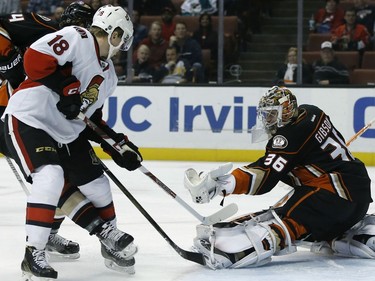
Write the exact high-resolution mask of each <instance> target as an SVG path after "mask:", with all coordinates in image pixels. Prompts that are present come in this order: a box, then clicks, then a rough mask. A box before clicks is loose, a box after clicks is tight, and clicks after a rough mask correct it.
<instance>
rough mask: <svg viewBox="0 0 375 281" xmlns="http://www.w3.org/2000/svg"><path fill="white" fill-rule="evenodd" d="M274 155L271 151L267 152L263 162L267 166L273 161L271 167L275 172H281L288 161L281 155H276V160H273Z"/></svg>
mask: <svg viewBox="0 0 375 281" xmlns="http://www.w3.org/2000/svg"><path fill="white" fill-rule="evenodd" d="M276 156H277V155H276V154H273V153H271V154H268V155H267V157H266V159H265V160H264V164H265V165H267V166H269V165H271V164H272V162H273V164H272V168H274V169H275V170H276V171H277V172H281V171H282V170H283V169H284V167H285V165H286V163H287V162H288V161H287V160H286V159H285V158H283V157H281V156H278V157H277V158H276V160H275V161H274V159H275V157H276Z"/></svg>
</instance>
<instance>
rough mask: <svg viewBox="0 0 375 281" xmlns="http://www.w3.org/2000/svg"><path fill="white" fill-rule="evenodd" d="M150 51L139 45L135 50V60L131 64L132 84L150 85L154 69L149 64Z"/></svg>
mask: <svg viewBox="0 0 375 281" xmlns="http://www.w3.org/2000/svg"><path fill="white" fill-rule="evenodd" d="M149 58H150V49H149V48H148V47H147V46H146V45H140V46H139V48H138V50H137V60H136V61H135V63H134V64H133V73H132V77H131V79H132V82H133V83H152V82H153V79H154V78H153V76H154V73H155V69H154V68H153V67H152V66H151V64H150V62H149Z"/></svg>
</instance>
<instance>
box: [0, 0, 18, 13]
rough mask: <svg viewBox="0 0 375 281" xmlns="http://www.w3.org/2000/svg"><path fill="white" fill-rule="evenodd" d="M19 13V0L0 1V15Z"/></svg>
mask: <svg viewBox="0 0 375 281" xmlns="http://www.w3.org/2000/svg"><path fill="white" fill-rule="evenodd" d="M20 11H21V1H20V0H1V1H0V14H11V13H18V12H20Z"/></svg>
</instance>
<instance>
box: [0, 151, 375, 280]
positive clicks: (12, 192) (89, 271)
mask: <svg viewBox="0 0 375 281" xmlns="http://www.w3.org/2000/svg"><path fill="white" fill-rule="evenodd" d="M105 163H106V165H108V167H109V168H110V169H111V171H112V172H113V173H114V174H115V175H116V176H117V177H118V179H120V181H121V182H122V183H123V184H124V185H125V187H126V188H127V189H128V190H129V191H130V192H131V193H132V194H133V196H134V197H135V198H136V199H137V200H138V202H139V203H141V204H142V206H143V207H144V208H145V209H146V211H147V212H148V213H149V214H150V215H151V216H152V217H153V218H154V220H155V221H156V222H157V223H158V224H159V225H160V226H161V227H162V228H163V230H164V231H165V232H166V233H167V234H168V236H169V237H170V238H171V239H172V240H173V241H174V242H175V243H177V245H179V246H180V247H181V248H183V249H186V250H190V247H191V245H192V239H193V237H194V236H195V226H196V225H197V224H198V223H199V222H198V221H197V219H196V218H195V217H194V216H192V215H191V214H190V213H189V212H188V211H187V210H185V209H184V208H183V207H182V206H181V205H180V204H179V203H178V202H176V200H174V199H173V198H172V197H170V195H168V194H166V193H165V192H164V191H163V190H162V189H161V188H160V187H159V186H158V185H156V184H155V183H154V182H152V181H151V180H150V179H149V178H148V177H147V176H145V175H143V174H142V173H141V172H140V171H134V172H128V171H126V170H124V169H120V168H118V167H117V166H116V165H115V164H113V162H112V161H109V160H108V161H105ZM218 164H222V163H214V162H194V163H193V162H170V161H165V162H164V161H163V162H162V161H145V162H144V166H145V167H146V168H148V169H149V170H150V171H151V172H152V173H154V174H155V175H156V176H157V177H158V178H159V179H161V180H162V181H163V182H164V183H165V184H166V185H167V186H168V187H170V188H171V189H172V190H173V191H174V192H176V193H177V194H178V195H179V196H180V197H181V198H182V199H183V200H185V201H186V202H187V203H189V204H190V205H191V206H192V207H193V208H195V209H196V210H197V211H198V212H199V213H200V214H202V215H209V214H212V213H213V212H215V211H217V210H219V209H220V206H219V203H220V199H219V198H217V200H216V199H215V200H214V201H213V202H211V204H208V205H196V204H193V203H191V199H190V196H189V194H188V192H187V190H185V189H184V187H183V172H184V170H185V169H187V168H190V167H193V168H195V169H197V170H210V169H212V168H215V167H216V166H217V165H218ZM242 164H243V163H234V165H235V167H237V166H239V165H242ZM0 170H1V171H2V172H1V177H0V200H1V201H0V202H1V204H0V281H13V280H20V276H21V271H20V263H21V260H22V258H23V254H24V240H25V238H24V236H25V235H24V217H25V202H26V198H25V194H24V192H23V190H22V188H21V186H20V185H19V183H18V181H17V179H16V177H15V176H14V174H13V173H12V171H11V170H10V168H9V166H8V164H7V163H6V161H5V159H4V158H0ZM368 170H369V173H370V175H371V178H372V180H373V182H375V167H368ZM372 190H373V194H375V192H374V191H375V184H374V183H373V184H372ZM112 191H113V196H114V202H115V206H116V210H117V218H118V226H119V228H120V229H122V230H124V231H126V232H128V233H130V234H132V235H133V236H134V237H135V242H136V243H137V245H138V246H139V252H138V254H137V255H136V257H135V258H136V274H135V275H134V276H127V275H123V274H120V273H116V272H113V271H110V270H109V269H107V268H106V267H105V266H104V263H103V259H102V257H101V254H100V245H99V242H98V240H97V238H96V237H92V236H89V235H88V233H87V232H86V231H85V230H83V229H81V228H79V227H78V226H76V225H74V224H73V223H72V222H71V221H70V220H69V219H66V220H65V221H64V223H63V225H62V227H61V230H60V234H61V235H63V236H65V237H67V238H69V239H72V240H74V241H77V242H79V243H80V246H81V257H80V259H78V260H75V261H66V260H65V261H62V260H56V259H53V260H51V261H50V263H51V265H52V266H53V267H54V268H55V269H56V270H57V271H58V272H59V279H58V280H61V281H62V280H64V281H68V280H71V281H73V280H74V281H78V280H90V281H99V280H100V281H116V280H133V281H146V280H147V281H151V280H158V281H159V280H160V281H172V280H173V281H177V280H179V281H213V280H215V281H224V280H225V281H227V280H236V281H245V280H246V281H249V280H252V281H256V280H272V281H274V280H288V281H291V280H298V281H300V280H304V281H313V280H314V281H315V280H321V281H324V280H327V281H328V280H329V281H332V280H335V281H339V280H351V281H352V280H364V281H367V280H368V281H369V280H374V268H375V260H361V259H347V258H339V257H325V256H320V255H315V254H312V253H310V252H309V251H308V250H306V249H303V248H299V251H298V252H297V253H295V254H292V255H288V256H281V257H275V258H274V259H273V261H272V262H271V263H270V264H268V265H266V266H263V267H259V268H252V269H235V270H216V271H213V270H210V269H207V268H204V267H202V266H200V265H198V264H195V263H192V262H190V261H187V260H184V259H183V258H181V257H180V256H179V255H178V254H177V253H176V252H175V251H174V250H173V249H172V248H171V247H170V246H169V244H168V243H167V242H166V241H165V240H164V239H163V238H162V236H161V235H160V234H159V233H158V232H157V231H156V230H155V229H154V228H153V227H152V225H151V224H150V223H149V222H148V221H147V220H146V219H145V217H144V216H143V215H142V214H141V213H140V212H139V211H138V210H137V209H136V208H135V207H134V205H133V204H132V203H131V202H130V201H129V200H128V199H127V198H126V196H125V195H124V194H123V193H122V192H121V191H120V190H119V189H118V188H117V186H116V185H114V184H112ZM287 191H288V189H287V187H285V186H282V185H280V186H277V187H276V188H275V189H274V190H273V191H272V192H271V193H269V194H267V195H262V196H257V197H249V196H229V197H228V198H226V202H225V204H229V203H231V202H236V203H237V204H238V205H239V212H238V214H243V213H248V212H252V211H258V210H260V209H263V208H268V207H269V206H271V205H273V204H274V203H275V202H276V201H278V200H279V199H280V198H281V197H282V196H283V195H284V194H285V193H287ZM374 197H375V196H374ZM369 212H371V213H374V212H375V204H372V205H371V206H370V211H369Z"/></svg>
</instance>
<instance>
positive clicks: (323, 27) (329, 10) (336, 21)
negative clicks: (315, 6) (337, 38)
mask: <svg viewBox="0 0 375 281" xmlns="http://www.w3.org/2000/svg"><path fill="white" fill-rule="evenodd" d="M339 2H340V1H339V0H326V5H325V7H324V8H321V9H319V10H318V11H317V12H316V13H315V16H314V19H315V30H313V31H315V32H317V33H330V32H332V31H333V30H334V29H335V28H337V27H338V26H339V25H341V24H343V23H344V10H343V9H342V8H341V7H340V6H339Z"/></svg>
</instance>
